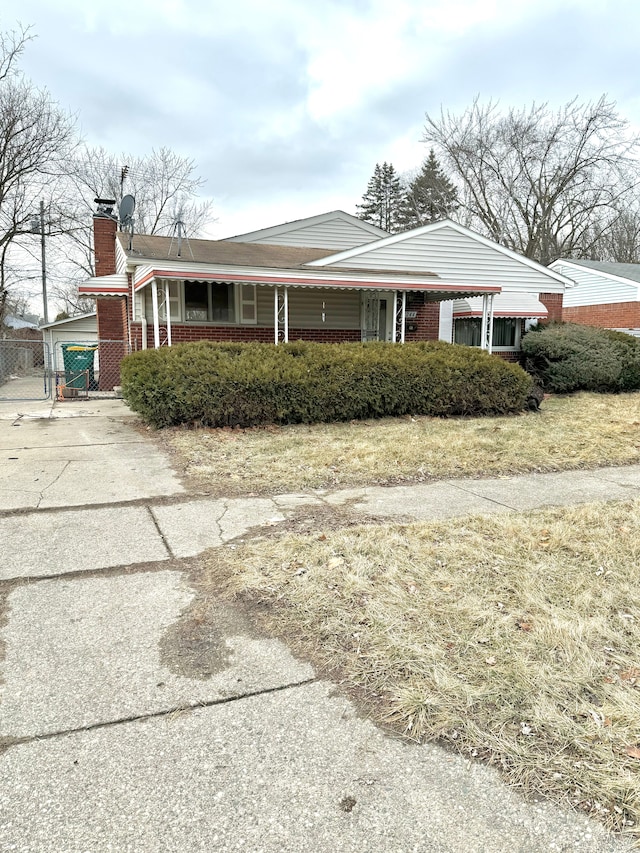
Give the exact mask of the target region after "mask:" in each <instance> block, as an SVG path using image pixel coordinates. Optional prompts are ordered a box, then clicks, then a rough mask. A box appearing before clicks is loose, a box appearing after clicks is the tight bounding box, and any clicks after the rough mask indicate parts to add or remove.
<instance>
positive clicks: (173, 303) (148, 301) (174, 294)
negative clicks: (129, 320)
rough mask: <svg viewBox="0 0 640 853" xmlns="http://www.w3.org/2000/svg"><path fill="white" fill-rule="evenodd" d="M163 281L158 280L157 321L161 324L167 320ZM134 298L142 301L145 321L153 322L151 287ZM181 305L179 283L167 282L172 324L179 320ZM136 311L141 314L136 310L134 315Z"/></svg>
mask: <svg viewBox="0 0 640 853" xmlns="http://www.w3.org/2000/svg"><path fill="white" fill-rule="evenodd" d="M164 289H165V280H164V279H158V319H159V320H160V322H161V323H165V322H166V320H167V309H166V305H165V290H164ZM136 298H140V299H144V314H145V317H146V318H147V320H150V321H153V297H152V295H151V285H148V286H147V287H145V289H144V291H143V292H142V294H137V295H136ZM181 305H182V294H181V283H180V282H179V281H170V282H169V311H170V313H171V321H172V322H173V323H179V322H180V319H181V316H182V315H181ZM138 311H140V312H142V308H141V307H140V308H137V309H136V314H138ZM138 316H139V315H138Z"/></svg>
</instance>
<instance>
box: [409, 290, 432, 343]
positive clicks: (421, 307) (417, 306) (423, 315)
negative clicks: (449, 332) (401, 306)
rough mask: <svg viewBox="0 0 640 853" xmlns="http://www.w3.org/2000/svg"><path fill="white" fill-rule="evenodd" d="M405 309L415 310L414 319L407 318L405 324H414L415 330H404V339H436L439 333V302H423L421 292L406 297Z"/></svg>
mask: <svg viewBox="0 0 640 853" xmlns="http://www.w3.org/2000/svg"><path fill="white" fill-rule="evenodd" d="M407 311H416V312H417V316H416V318H415V319H412V320H407V321H406V325H407V326H408V325H414V324H415V325H416V326H417V330H416V331H415V332H408V331H406V330H405V335H404V339H405V341H437V340H438V336H439V334H440V303H439V302H425V299H424V295H423V294H416V295H409V296H408V297H407Z"/></svg>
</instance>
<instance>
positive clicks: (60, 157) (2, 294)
mask: <svg viewBox="0 0 640 853" xmlns="http://www.w3.org/2000/svg"><path fill="white" fill-rule="evenodd" d="M30 39H31V34H30V31H29V29H28V28H27V29H24V28H23V29H20V30H17V31H11V32H8V33H2V34H0V318H1V317H2V313H3V311H4V305H5V302H6V298H7V290H8V288H9V286H10V285H11V284H12V283H15V280H16V279H17V277H18V274H17V273H16V272H15V269H16V268H15V267H13V266H12V259H11V255H12V253H13V250H14V249H15V248H16V244H17V242H18V241H19V238H20V237H21V236H22V235H25V234H29V233H31V231H32V218H33V216H34V213H35V211H36V210H37V208H38V203H39V199H40V198H42V196H43V195H45V194H46V193H47V190H48V189H49V188H50V187H51V186H52V184H53V183H54V182H55V179H56V177H58V176H59V175H61V174H62V173H63V172H64V171H65V164H66V162H67V161H68V158H69V156H70V153H71V151H72V149H73V146H74V144H75V130H74V123H73V120H72V118H71V117H70V116H69V115H67V114H66V113H64V112H63V111H62V110H61V109H60V107H59V106H58V105H57V104H56V103H55V102H54V101H53V100H52V98H51V95H50V94H49V92H48V91H47V90H46V89H39V88H37V87H36V86H34V85H33V83H31V82H30V81H29V80H27V79H25V78H24V76H23V75H22V74H21V73H20V71H19V68H18V67H17V62H18V60H19V58H20V55H21V54H22V52H23V50H24V48H25V46H26V44H27V42H28V41H30Z"/></svg>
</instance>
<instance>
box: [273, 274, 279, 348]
mask: <svg viewBox="0 0 640 853" xmlns="http://www.w3.org/2000/svg"><path fill="white" fill-rule="evenodd" d="M279 301H280V299H279V294H278V288H277V287H274V288H273V334H274V336H275V345H276V346H278V302H279Z"/></svg>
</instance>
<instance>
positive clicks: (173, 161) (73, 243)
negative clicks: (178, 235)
mask: <svg viewBox="0 0 640 853" xmlns="http://www.w3.org/2000/svg"><path fill="white" fill-rule="evenodd" d="M195 168H196V167H195V163H194V161H193V160H191V159H189V158H186V157H182V156H181V155H179V154H177V153H176V152H174V151H172V150H171V149H168V148H160V149H157V150H155V149H154V150H152V152H151V154H149V155H148V156H146V157H134V156H132V155H129V154H121V155H120V156H117V155H114V154H112V153H111V152H109V151H107V150H106V149H105V148H101V147H98V148H87V147H84V148H81V149H80V150H79V151H78V152H77V154H76V156H75V157H74V158H73V160H72V161H71V162H70V164H69V169H68V174H67V177H66V183H65V187H66V189H65V190H64V192H65V199H64V204H61V205H60V207H59V209H60V210H63V211H64V213H63V216H62V221H63V222H64V225H63V226H62V230H63V231H64V232H65V237H64V239H63V240H60V241H52V244H53V245H52V252H53V253H54V254H55V257H56V259H57V267H58V269H59V270H63V271H64V275H63V277H62V278H59V279H58V281H54V282H53V283H52V287H51V290H52V293H53V295H54V297H55V298H56V299H57V300H58V302H59V303H61V304H63V305H64V310H65V311H68V312H69V313H77V312H78V311H82V310H85V309H86V308H87V306H86V302H85V301H83V300H80V299H79V298H78V295H77V286H78V284H79V283H80V282H81V281H82V280H84V279H86V278H88V277H90V276H93V275H95V268H94V256H93V227H92V221H93V220H92V214H93V212H94V211H95V204H94V199H95V198H112V199H116V200H117V201H119V200H120V199H121V198H122V197H123V195H125V194H131V195H133V196H134V197H135V199H136V208H135V213H134V227H135V230H136V231H137V232H138V233H143V234H171V233H172V231H173V229H174V227H175V224H176V222H177V221H178V220H181V221H182V222H183V223H184V225H185V228H186V232H187V234H188V235H189V236H192V237H195V236H198V235H199V234H201V233H202V231H203V229H204V228H205V227H206V226H207V225H209V224H211V223H212V222H214V221H215V220H214V218H213V216H212V202H211V201H209V200H201V199H199V198H198V192H199V190H200V189H201V187H202V186H203V183H204V181H203V180H202V179H201V178H199V177H198V176H197V175H196V174H195Z"/></svg>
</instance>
